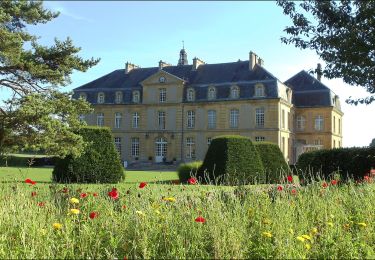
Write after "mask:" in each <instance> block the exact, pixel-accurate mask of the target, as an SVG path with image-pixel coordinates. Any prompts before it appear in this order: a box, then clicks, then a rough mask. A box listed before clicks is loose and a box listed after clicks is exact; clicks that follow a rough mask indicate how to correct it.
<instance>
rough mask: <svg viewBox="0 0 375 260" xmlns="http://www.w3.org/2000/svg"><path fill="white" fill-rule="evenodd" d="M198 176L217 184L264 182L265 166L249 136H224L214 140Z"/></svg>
mask: <svg viewBox="0 0 375 260" xmlns="http://www.w3.org/2000/svg"><path fill="white" fill-rule="evenodd" d="M198 177H199V178H200V179H201V181H211V182H212V181H213V182H218V183H228V184H230V183H232V184H233V183H254V182H263V181H264V176H263V165H262V161H261V159H260V157H259V154H258V151H257V150H256V148H255V147H254V145H253V144H252V142H251V140H250V139H249V138H247V137H243V136H239V135H225V136H218V137H216V138H214V139H213V140H212V142H211V144H210V146H209V148H208V151H207V153H206V156H205V158H204V161H203V164H202V167H201V168H200V169H199V173H198Z"/></svg>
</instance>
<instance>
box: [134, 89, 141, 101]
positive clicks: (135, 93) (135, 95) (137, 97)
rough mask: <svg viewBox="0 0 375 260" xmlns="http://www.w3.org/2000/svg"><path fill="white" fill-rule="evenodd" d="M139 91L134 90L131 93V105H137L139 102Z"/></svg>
mask: <svg viewBox="0 0 375 260" xmlns="http://www.w3.org/2000/svg"><path fill="white" fill-rule="evenodd" d="M139 96H140V95H139V91H138V90H134V91H133V98H132V100H133V103H139V100H140V98H139Z"/></svg>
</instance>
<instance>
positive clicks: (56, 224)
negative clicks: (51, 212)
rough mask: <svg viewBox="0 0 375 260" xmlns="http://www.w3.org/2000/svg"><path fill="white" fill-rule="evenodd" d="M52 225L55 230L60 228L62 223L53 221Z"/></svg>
mask: <svg viewBox="0 0 375 260" xmlns="http://www.w3.org/2000/svg"><path fill="white" fill-rule="evenodd" d="M52 226H53V228H54V229H55V230H61V229H62V224H60V223H57V222H56V223H53V224H52Z"/></svg>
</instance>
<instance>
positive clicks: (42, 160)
mask: <svg viewBox="0 0 375 260" xmlns="http://www.w3.org/2000/svg"><path fill="white" fill-rule="evenodd" d="M31 160H33V161H32V164H31V165H30V164H29V163H30V161H31ZM55 161H56V157H36V158H35V157H25V156H16V155H10V156H7V157H6V158H5V157H4V156H3V157H0V166H2V167H4V166H9V167H29V166H30V167H41V166H53V165H54V164H55Z"/></svg>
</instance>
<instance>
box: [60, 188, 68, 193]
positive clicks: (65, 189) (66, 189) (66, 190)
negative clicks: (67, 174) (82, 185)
mask: <svg viewBox="0 0 375 260" xmlns="http://www.w3.org/2000/svg"><path fill="white" fill-rule="evenodd" d="M61 192H62V193H68V192H69V189H68V188H67V187H64V188H63V189H62V190H61Z"/></svg>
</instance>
